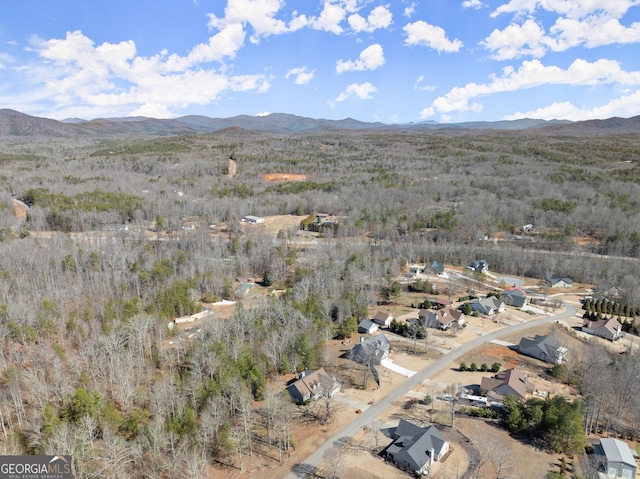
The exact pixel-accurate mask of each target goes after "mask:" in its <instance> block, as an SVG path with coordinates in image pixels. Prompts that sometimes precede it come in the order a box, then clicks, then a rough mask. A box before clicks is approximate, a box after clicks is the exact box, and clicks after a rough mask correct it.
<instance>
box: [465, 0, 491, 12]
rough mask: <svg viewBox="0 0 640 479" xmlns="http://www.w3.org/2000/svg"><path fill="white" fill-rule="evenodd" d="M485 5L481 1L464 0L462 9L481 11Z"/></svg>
mask: <svg viewBox="0 0 640 479" xmlns="http://www.w3.org/2000/svg"><path fill="white" fill-rule="evenodd" d="M484 6H485V5H484V3H482V1H481V0H464V1H463V2H462V8H473V9H476V10H480V9H481V8H483V7H484Z"/></svg>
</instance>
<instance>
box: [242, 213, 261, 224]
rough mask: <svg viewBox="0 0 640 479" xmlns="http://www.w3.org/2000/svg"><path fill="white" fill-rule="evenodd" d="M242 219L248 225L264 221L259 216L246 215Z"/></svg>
mask: <svg viewBox="0 0 640 479" xmlns="http://www.w3.org/2000/svg"><path fill="white" fill-rule="evenodd" d="M242 221H243V222H245V223H249V224H250V225H257V224H261V223H264V218H261V217H260V216H251V215H248V216H245V217H244V218H242Z"/></svg>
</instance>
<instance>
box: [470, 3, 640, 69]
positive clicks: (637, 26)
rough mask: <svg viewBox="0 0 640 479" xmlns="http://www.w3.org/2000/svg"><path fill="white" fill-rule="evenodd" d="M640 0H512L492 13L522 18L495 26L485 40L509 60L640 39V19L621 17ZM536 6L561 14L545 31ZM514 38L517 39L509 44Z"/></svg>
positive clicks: (496, 56) (493, 50)
mask: <svg viewBox="0 0 640 479" xmlns="http://www.w3.org/2000/svg"><path fill="white" fill-rule="evenodd" d="M639 4H640V2H639V1H638V0H537V1H530V0H511V1H510V2H508V3H506V4H503V5H501V6H500V7H498V8H497V9H496V10H494V11H493V12H492V13H491V16H492V17H496V16H498V15H500V14H503V13H513V14H515V15H516V20H518V22H516V23H513V24H511V25H509V26H508V27H506V28H505V29H504V30H494V31H493V33H491V35H490V36H489V37H487V38H486V39H485V41H484V42H482V44H483V45H484V46H485V47H486V48H487V49H489V50H490V51H492V52H494V54H493V58H495V59H498V60H505V59H511V58H518V57H520V56H524V55H527V56H529V55H530V56H534V57H537V58H539V57H541V56H543V55H544V54H545V53H546V52H547V51H555V52H560V51H565V50H567V49H569V48H574V47H577V46H580V45H583V46H585V47H587V48H595V47H599V46H603V45H611V44H616V43H618V44H625V43H637V42H640V22H633V23H632V24H630V25H628V26H625V25H622V24H621V23H620V19H621V18H622V17H623V16H624V15H625V14H626V13H627V11H628V10H629V8H631V7H633V6H636V5H639ZM536 10H543V11H544V12H551V14H556V15H557V16H558V17H557V18H556V20H555V23H554V24H553V25H552V26H551V27H550V28H549V31H548V32H545V31H544V29H542V27H540V26H539V25H538V24H537V23H536V22H535V21H534V20H533V19H531V18H529V19H527V20H526V21H525V22H524V23H519V21H520V19H521V18H522V17H523V16H526V15H529V16H530V15H533V14H534V13H535V12H536ZM511 40H514V43H512V44H509V42H510V41H511Z"/></svg>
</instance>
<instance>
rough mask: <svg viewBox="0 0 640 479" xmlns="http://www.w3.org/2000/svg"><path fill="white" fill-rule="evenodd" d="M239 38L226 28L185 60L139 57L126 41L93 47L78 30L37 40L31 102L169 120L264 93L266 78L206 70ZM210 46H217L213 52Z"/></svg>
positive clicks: (232, 28) (239, 32)
mask: <svg viewBox="0 0 640 479" xmlns="http://www.w3.org/2000/svg"><path fill="white" fill-rule="evenodd" d="M238 27H240V28H238ZM240 38H243V33H242V28H241V26H239V25H237V24H235V25H229V26H226V27H224V29H223V30H222V31H221V32H219V33H218V34H216V35H214V36H213V37H211V39H210V40H209V43H207V44H201V45H197V46H196V47H194V49H193V50H192V51H191V52H189V53H188V54H187V56H185V57H182V56H178V55H170V56H167V52H165V51H163V52H160V53H159V54H157V55H154V56H151V57H144V56H140V55H138V54H137V51H136V46H135V43H134V42H133V41H131V40H129V41H124V42H120V43H107V42H105V43H103V44H101V45H98V46H96V45H95V44H94V43H93V41H92V40H91V39H90V38H88V37H86V36H85V35H84V34H83V33H82V32H80V31H75V32H69V33H67V35H66V37H65V38H64V39H51V40H48V41H41V40H36V41H34V44H33V48H34V50H35V51H36V52H37V53H38V54H39V55H40V56H41V57H42V58H44V59H45V60H47V61H48V63H47V64H44V65H39V66H37V67H35V68H32V69H30V70H28V71H27V73H28V75H29V78H30V80H31V81H32V82H33V83H34V84H35V85H44V86H42V87H39V88H34V89H33V92H32V93H31V95H32V99H31V101H32V102H36V101H40V102H43V101H44V102H49V103H53V104H54V105H59V108H61V109H62V110H63V111H71V110H74V109H76V110H77V109H80V107H79V105H85V107H83V108H84V113H85V115H83V116H85V117H86V116H88V115H86V112H87V111H88V110H90V109H91V108H93V111H96V112H102V111H110V112H114V111H117V112H118V113H119V114H125V115H126V114H153V115H154V116H158V117H168V116H172V113H171V112H172V111H173V110H175V109H181V108H184V107H186V106H188V105H192V104H197V105H206V104H210V103H212V102H214V101H216V100H217V99H218V98H220V96H221V95H223V94H224V93H225V92H231V91H235V92H239V91H255V92H258V93H260V92H264V91H266V90H268V89H269V87H270V78H268V77H266V76H265V75H262V74H255V75H236V76H234V75H231V74H229V73H227V72H219V71H216V70H215V69H213V68H206V67H205V65H206V64H207V63H210V62H211V61H214V60H218V61H219V60H221V59H223V58H224V57H225V56H232V55H234V54H235V51H236V48H237V45H238V42H239V39H240ZM228 39H231V40H228ZM215 45H220V49H219V50H218V51H217V52H216V50H215V48H213V47H214V46H215ZM225 45H226V48H225ZM221 70H225V69H224V68H222V69H221ZM55 108H58V107H54V109H55Z"/></svg>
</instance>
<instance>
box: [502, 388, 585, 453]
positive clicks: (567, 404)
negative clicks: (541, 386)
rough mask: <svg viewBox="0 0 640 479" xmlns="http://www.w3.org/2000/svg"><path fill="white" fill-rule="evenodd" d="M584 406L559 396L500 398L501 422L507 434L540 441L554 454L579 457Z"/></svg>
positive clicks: (582, 444)
mask: <svg viewBox="0 0 640 479" xmlns="http://www.w3.org/2000/svg"><path fill="white" fill-rule="evenodd" d="M583 414H584V406H583V404H582V402H581V401H579V400H574V401H569V400H567V399H566V398H564V397H562V396H554V397H551V398H546V399H538V398H530V399H527V400H522V399H517V398H516V397H515V396H506V397H505V398H504V409H503V418H504V423H505V425H506V426H507V428H508V429H509V431H511V432H514V433H518V434H527V435H528V436H529V437H530V438H532V439H538V440H541V441H542V442H543V443H544V445H545V446H546V447H547V448H549V449H551V450H552V451H554V452H557V453H563V454H568V455H573V454H580V453H582V451H583V450H584V445H585V439H584V426H583Z"/></svg>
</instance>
